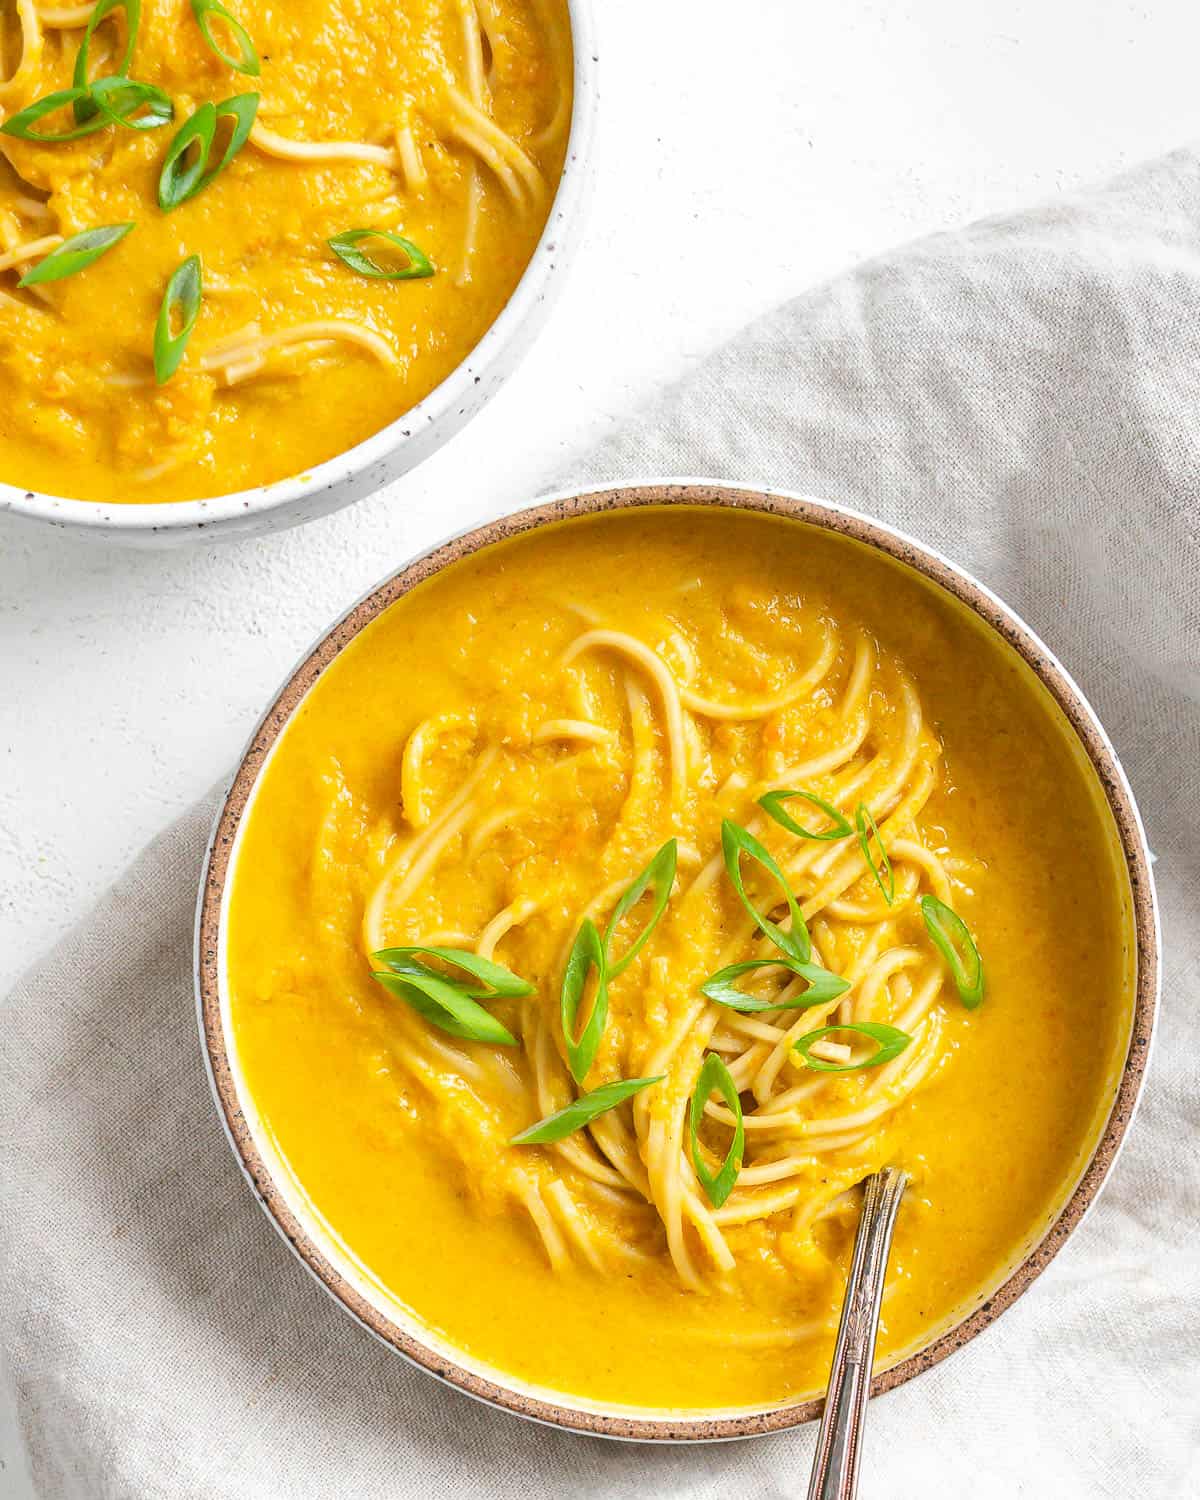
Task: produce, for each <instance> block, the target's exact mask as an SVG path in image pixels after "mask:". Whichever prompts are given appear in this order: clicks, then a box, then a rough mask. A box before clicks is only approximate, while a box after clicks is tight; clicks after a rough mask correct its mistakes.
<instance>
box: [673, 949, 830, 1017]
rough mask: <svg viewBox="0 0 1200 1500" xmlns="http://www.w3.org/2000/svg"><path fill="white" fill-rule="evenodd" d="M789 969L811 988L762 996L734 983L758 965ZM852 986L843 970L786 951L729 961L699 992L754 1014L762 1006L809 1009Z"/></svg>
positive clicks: (719, 1002) (763, 967) (708, 979)
mask: <svg viewBox="0 0 1200 1500" xmlns="http://www.w3.org/2000/svg"><path fill="white" fill-rule="evenodd" d="M780 968H782V969H787V970H788V972H789V973H791V974H795V975H797V976H798V977H799V978H800V979H805V980H807V981H808V988H807V989H806V990H802V991H801V993H800V994H798V995H795V996H793V998H792V999H790V1000H780V999H774V1000H770V999H768V1000H763V999H761V998H760V997H759V996H757V995H747V994H745V993H744V991H742V990H739V989H738V988H737V987H736V985H735V984H734V983H733V981H734V980H735V979H739V978H740V977H741V976H742V975H743V974H749V973H751V972H753V971H754V970H757V969H780ZM849 988H850V981H849V980H848V979H843V978H842V977H841V975H840V974H832V973H830V971H829V970H828V969H823V968H822V967H821V966H820V964H814V963H806V964H802V963H799V962H798V961H797V960H796V959H794V958H789V957H788V956H787V955H786V954H784V955H783V956H781V957H779V958H749V959H747V960H746V961H745V962H744V963H740V964H728V965H726V967H725V968H723V969H718V970H717V972H716V973H715V974H711V975H710V976H709V977H708V978H707V979H706V980H705V981H704V983H703V984H702V985H701V986H700V993H701V994H702V995H707V997H708V998H709V999H710V1000H715V1001H716V1003H717V1004H718V1005H724V1006H727V1007H728V1008H729V1009H730V1010H740V1011H743V1012H745V1013H747V1014H752V1013H753V1012H755V1011H760V1010H808V1009H810V1008H811V1007H812V1006H814V1005H824V1004H825V1003H826V1002H827V1001H829V1000H836V999H837V998H838V996H839V995H844V994H845V993H846V991H847V990H848V989H849Z"/></svg>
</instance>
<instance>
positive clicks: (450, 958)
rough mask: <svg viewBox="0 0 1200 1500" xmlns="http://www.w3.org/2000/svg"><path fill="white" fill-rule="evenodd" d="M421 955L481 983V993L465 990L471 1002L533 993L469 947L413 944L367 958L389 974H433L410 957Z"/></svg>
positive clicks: (525, 982) (508, 971)
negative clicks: (482, 986)
mask: <svg viewBox="0 0 1200 1500" xmlns="http://www.w3.org/2000/svg"><path fill="white" fill-rule="evenodd" d="M422 953H423V954H425V955H426V957H428V958H440V959H441V960H442V962H443V963H447V964H450V965H452V966H453V967H454V968H456V969H462V970H463V972H464V973H466V974H469V975H470V976H471V978H472V979H478V980H479V981H480V982H481V983H482V984H484V985H485V986H486V988H485V989H482V990H474V989H468V991H467V993H468V994H470V995H471V996H472V998H473V999H476V1000H486V999H487V998H488V997H489V996H490V995H497V996H500V997H502V998H503V999H506V1000H520V999H522V998H523V997H524V996H525V995H532V994H533V985H531V984H530V983H529V981H528V980H526V979H522V978H521V976H520V975H519V974H514V973H513V971H512V970H511V969H506V968H505V967H504V965H503V964H498V963H496V962H495V961H494V960H493V959H490V958H482V957H480V955H479V954H478V953H472V952H471V950H470V949H469V948H429V947H425V946H422V945H421V944H416V943H414V944H412V945H410V946H409V947H406V948H381V949H380V950H379V952H378V953H372V955H371V957H372V958H373V959H375V960H376V962H378V963H381V964H386V965H387V967H388V968H389V969H390V970H391V971H392V973H393V974H411V973H413V972H414V971H416V972H423V973H434V972H435V971H434V970H432V969H430V968H429V966H428V964H423V963H421V962H420V960H419V959H418V958H416V957H415V956H414V955H416V954H422ZM436 977H438V978H441V977H444V976H441V975H437V976H436ZM455 982H456V983H457V982H458V981H455Z"/></svg>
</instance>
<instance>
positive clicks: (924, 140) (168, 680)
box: [0, 0, 1200, 1500]
mask: <svg viewBox="0 0 1200 1500" xmlns="http://www.w3.org/2000/svg"><path fill="white" fill-rule="evenodd" d="M596 5H597V9H598V10H599V11H600V14H599V16H598V21H599V27H600V43H601V46H600V50H601V54H602V56H601V63H602V72H601V84H602V94H603V97H602V101H601V126H600V139H599V147H598V161H597V180H596V192H595V196H594V200H593V205H592V211H591V217H590V222H589V227H588V231H587V235H586V239H585V242H584V246H583V249H582V252H581V254H580V256H579V258H578V261H577V263H576V266H575V269H574V271H573V274H572V275H571V277H570V279H569V280H568V283H567V286H566V289H565V292H564V294H563V296H562V299H561V301H560V302H559V304H558V307H557V308H556V310H555V313H554V316H553V318H552V320H551V324H550V326H549V327H548V329H547V330H546V331H545V333H544V334H543V335H542V337H541V340H540V342H539V343H538V344H537V345H536V346H535V348H534V350H533V352H532V353H531V354H530V355H529V356H528V357H527V359H526V361H525V363H524V365H523V366H522V367H521V369H520V370H519V371H518V372H517V374H516V375H515V376H514V377H513V379H512V380H511V381H510V383H509V384H508V386H507V387H506V388H505V389H504V390H503V391H502V392H501V394H500V395H499V396H498V397H497V399H496V400H495V401H494V402H493V403H492V405H491V406H490V407H489V408H488V409H487V410H486V411H485V412H484V413H483V415H482V416H481V417H479V418H477V419H476V421H475V422H474V424H473V425H472V426H470V427H469V428H468V429H467V430H466V431H465V432H464V433H462V434H461V435H460V436H459V437H458V438H457V439H455V440H454V441H453V442H452V443H451V444H450V446H449V448H448V449H446V450H444V451H443V452H442V453H441V454H439V455H438V456H436V457H435V458H433V459H432V460H431V461H430V462H429V463H427V464H426V465H425V466H424V468H422V469H420V470H419V471H418V472H417V473H416V474H414V475H412V476H410V477H409V478H407V479H405V480H402V481H400V482H399V483H398V484H397V485H395V486H393V487H392V488H391V489H389V490H387V491H384V492H383V493H381V494H380V495H378V496H376V497H375V498H374V499H372V500H369V501H367V502H365V503H363V504H361V505H358V506H357V507H354V508H353V509H351V510H349V511H346V512H343V513H342V514H340V515H338V516H335V517H332V518H331V519H329V520H326V521H321V522H317V523H315V524H313V525H311V526H308V527H306V528H303V529H301V530H299V531H295V532H290V533H286V534H283V535H279V536H274V537H268V538H266V539H263V540H260V541H243V542H232V543H226V544H224V545H220V546H205V547H195V548H191V549H188V550H185V551H182V552H180V551H176V552H162V553H132V552H127V551H123V550H119V549H116V548H110V547H108V546H104V545H101V546H97V545H96V544H94V543H87V542H83V541H78V540H75V539H72V538H71V537H70V536H68V535H65V534H64V533H62V532H59V531H50V530H46V531H45V532H44V533H43V531H42V530H41V529H40V528H39V529H35V528H33V527H32V526H30V525H28V524H24V525H22V524H21V523H19V522H17V521H15V520H12V519H11V518H5V517H0V754H2V755H3V761H2V763H0V990H2V989H4V988H6V987H7V983H8V982H9V981H10V980H11V979H13V978H14V977H15V976H16V975H17V974H18V973H19V972H20V970H22V969H23V968H24V967H25V966H26V965H27V964H28V963H29V962H30V961H31V960H33V959H34V958H35V957H37V955H38V954H39V953H40V952H42V951H43V950H44V949H46V948H47V947H48V946H49V945H50V944H51V943H53V942H54V941H55V940H56V939H57V938H59V937H60V936H61V935H62V934H63V933H64V932H65V931H66V930H67V929H68V927H69V926H70V924H71V922H72V921H73V919H74V918H75V917H76V916H77V915H79V914H81V913H82V912H83V911H85V910H86V908H87V907H88V905H89V904H90V902H91V901H92V899H93V898H94V896H95V895H96V894H97V893H98V892H99V891H101V890H102V889H103V888H104V887H105V886H106V885H107V884H108V883H109V882H110V881H111V879H112V878H113V876H114V875H115V874H116V873H117V872H118V871H119V870H120V869H121V868H122V866H123V865H125V864H126V863H127V861H128V860H129V859H130V858H131V857H132V856H133V855H134V854H135V853H136V851H137V849H138V848H139V847H140V846H141V845H142V844H143V843H144V842H145V841H146V840H147V839H149V838H150V837H151V836H152V835H153V834H155V833H156V832H157V831H158V830H159V829H160V828H161V827H162V826H163V825H164V824H165V823H167V822H168V821H169V820H170V819H171V818H173V817H174V815H175V814H176V813H177V812H178V811H180V810H181V809H182V808H184V807H185V806H186V805H187V804H188V803H189V802H191V801H192V800H193V799H195V798H197V797H198V796H200V795H201V794H202V793H203V792H204V791H205V790H206V789H207V788H208V787H209V786H210V785H211V784H212V783H213V782H215V781H216V780H217V779H218V778H220V777H221V776H222V775H224V773H225V772H226V771H227V770H228V769H229V767H230V766H231V763H232V762H233V760H234V758H235V756H236V755H237V752H238V750H239V749H240V747H241V745H242V743H243V741H244V739H245V737H246V735H247V734H248V732H249V730H250V728H251V727H252V725H253V723H254V721H255V719H256V717H257V715H258V713H259V711H260V710H261V708H262V706H263V704H264V702H265V700H266V699H267V697H268V696H269V695H270V693H271V692H272V690H273V689H274V688H275V687H276V686H277V685H278V683H279V681H280V679H281V678H282V677H283V676H284V674H285V673H286V671H287V669H288V668H289V667H290V666H291V664H292V663H293V662H294V661H295V659H296V658H297V657H298V656H299V655H300V653H301V651H302V650H303V648H305V647H306V646H307V645H308V644H309V643H310V641H311V640H312V638H313V637H314V636H315V635H316V634H317V633H318V632H319V631H320V630H321V629H322V628H323V627H324V626H325V625H326V624H327V623H328V621H329V620H330V619H331V618H332V617H333V616H334V615H336V614H337V613H339V612H340V611H341V610H342V609H343V608H344V606H345V605H346V604H348V603H349V602H350V601H351V600H353V599H354V598H356V597H357V596H358V595H359V594H361V593H362V592H363V591H364V590H365V589H366V588H367V587H368V586H369V585H370V584H371V583H373V582H374V581H375V580H376V579H377V578H379V577H381V576H382V575H384V574H385V573H388V572H390V571H392V570H393V569H394V568H396V567H397V565H398V564H400V563H401V562H402V561H403V560H404V559H405V558H406V557H407V556H408V555H410V554H411V553H413V552H415V551H417V550H420V549H421V548H423V547H425V546H426V545H427V544H428V543H430V542H431V541H434V540H437V539H438V538H440V537H441V536H443V535H445V534H447V533H449V532H451V531H455V530H457V529H459V528H460V527H461V526H463V525H466V524H467V523H469V522H471V521H473V520H475V519H476V518H478V517H482V516H484V515H486V514H491V513H495V512H497V511H500V510H504V509H510V508H515V507H516V506H518V505H520V504H522V503H524V502H525V501H527V500H528V499H530V498H531V497H532V496H533V495H534V494H535V493H536V491H537V489H538V487H539V485H540V483H541V482H542V480H543V478H544V476H546V475H548V474H549V473H550V472H552V471H553V470H555V469H558V468H560V467H561V466H562V464H563V463H564V461H565V460H567V459H568V458H569V457H570V455H571V453H572V452H573V451H575V450H576V449H577V448H579V447H580V446H581V445H583V444H585V443H586V442H587V441H588V440H589V439H591V438H593V437H596V436H599V435H601V434H603V433H604V432H606V431H607V430H608V429H609V428H610V427H612V426H613V425H614V424H616V423H619V422H620V421H621V419H622V416H623V414H625V413H627V412H629V411H631V410H634V409H636V408H637V407H638V405H639V404H640V403H642V402H643V401H645V400H647V399H648V398H649V397H650V396H651V395H652V394H653V392H654V391H655V390H656V389H657V387H658V386H659V385H660V384H661V383H662V382H664V381H668V380H671V379H673V378H675V377H677V376H678V375H680V374H682V373H683V372H684V371H686V370H687V369H688V368H689V367H690V366H691V365H692V364H693V363H695V362H696V361H697V360H699V359H701V358H702V357H703V356H704V354H705V353H706V352H707V351H708V350H709V349H711V348H713V346H714V345H716V344H717V343H719V342H720V341H721V340H722V339H724V338H725V337H726V336H727V335H728V334H730V333H732V332H733V331H734V330H736V329H737V328H738V327H739V326H740V325H741V324H742V323H744V322H746V321H747V320H748V319H749V318H751V317H752V316H753V315H754V314H756V313H758V312H760V311H762V310H764V309H766V308H767V307H769V306H770V305H771V304H773V303H775V302H777V301H779V300H781V299H782V298H784V297H786V296H788V295H790V294H792V293H794V292H797V291H799V290H801V289H803V288H804V287H806V286H808V285H810V284H812V283H813V282H815V281H818V280H820V279H823V278H825V277H827V276H829V275H832V274H834V273H835V272H836V271H838V270H839V269H840V268H841V267H843V266H845V265H846V264H848V263H850V262H852V261H855V260H858V259H861V258H862V257H864V256H868V255H872V254H875V253H876V252H878V251H880V250H883V249H885V248H887V247H888V246H890V245H893V244H895V243H897V242H899V241H903V240H906V239H909V238H912V237H913V236H916V235H921V234H925V233H927V232H929V231H933V230H937V229H940V228H945V227H950V226H953V225H957V224H961V223H964V222H966V221H968V220H970V219H972V218H976V217H978V216H979V215H982V214H990V213H994V212H997V211H1001V210H1004V209H1007V208H1010V207H1016V206H1019V205H1020V204H1022V203H1024V202H1026V201H1028V200H1031V199H1035V198H1038V197H1043V196H1046V195H1049V194H1053V193H1055V192H1057V191H1060V190H1062V189H1067V188H1071V187H1074V186H1075V185H1077V184H1081V183H1084V182H1087V181H1088V180H1090V179H1092V178H1094V177H1097V176H1102V175H1105V174H1108V173H1109V172H1111V171H1113V170H1114V169H1117V168H1120V167H1122V166H1124V165H1127V164H1129V163H1132V162H1134V161H1136V160H1138V159H1139V158H1141V157H1144V156H1147V155H1151V154H1153V153H1156V152H1158V151H1162V150H1165V149H1168V148H1170V147H1171V146H1174V145H1176V144H1179V143H1180V142H1182V141H1183V140H1185V139H1187V138H1188V137H1189V136H1190V135H1192V134H1194V133H1196V132H1197V131H1200V89H1198V88H1197V83H1196V79H1197V58H1200V9H1198V8H1197V7H1196V6H1195V5H1194V4H1192V3H1191V0H1142V3H1134V0H973V3H967V4H963V3H962V0H908V3H903V0H834V3H831V4H824V5H821V4H816V3H811V0H809V3H801V0H690V3H689V4H687V5H686V6H685V5H683V4H681V3H680V0H596ZM0 400H3V392H2V391H0ZM747 477H749V478H755V477H761V478H767V479H769V478H770V476H769V475H764V476H747ZM0 1149H2V1143H0ZM3 1408H4V1401H3V1396H2V1395H0V1465H5V1467H0V1500H24V1497H25V1496H26V1495H27V1494H28V1493H29V1492H28V1491H27V1490H26V1488H25V1487H24V1481H23V1479H22V1476H21V1472H20V1471H21V1469H22V1468H23V1465H22V1462H21V1459H20V1457H19V1453H18V1444H17V1442H16V1439H15V1437H14V1435H13V1433H12V1430H11V1421H9V1420H6V1418H5V1415H4V1409H3ZM214 1500H219V1497H214Z"/></svg>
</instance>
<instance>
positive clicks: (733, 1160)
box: [688, 1052, 746, 1208]
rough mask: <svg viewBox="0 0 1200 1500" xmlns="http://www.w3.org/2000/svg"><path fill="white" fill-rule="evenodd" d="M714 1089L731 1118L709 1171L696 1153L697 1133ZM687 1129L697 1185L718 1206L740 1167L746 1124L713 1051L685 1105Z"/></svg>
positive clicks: (727, 1076)
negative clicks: (725, 1142)
mask: <svg viewBox="0 0 1200 1500" xmlns="http://www.w3.org/2000/svg"><path fill="white" fill-rule="evenodd" d="M714 1089H717V1090H719V1091H720V1094H721V1097H722V1099H724V1101H725V1103H726V1104H727V1105H728V1106H729V1108H730V1110H731V1112H732V1114H733V1118H734V1126H733V1140H732V1141H731V1142H730V1143H729V1150H728V1151H727V1152H726V1153H725V1160H724V1161H723V1162H722V1163H721V1166H720V1168H719V1169H718V1171H717V1172H715V1173H713V1172H710V1171H709V1169H708V1164H707V1163H706V1162H705V1160H704V1158H703V1156H701V1154H700V1137H699V1131H700V1121H701V1119H702V1118H703V1116H704V1106H705V1105H706V1104H707V1103H708V1096H709V1095H710V1094H711V1093H712V1091H713V1090H714ZM688 1130H689V1132H690V1134H691V1139H692V1166H693V1167H695V1169H696V1176H697V1177H698V1178H699V1179H700V1186H701V1187H702V1188H703V1189H704V1191H705V1193H706V1194H707V1195H708V1201H709V1202H710V1203H711V1204H712V1205H713V1207H714V1208H720V1207H721V1205H722V1203H724V1202H725V1200H726V1198H728V1197H729V1195H730V1193H731V1192H732V1191H733V1185H734V1183H735V1182H736V1181H737V1175H738V1173H739V1172H740V1171H741V1167H742V1156H743V1154H744V1152H745V1149H746V1127H745V1125H743V1123H742V1101H741V1100H740V1099H739V1098H738V1091H737V1087H736V1085H735V1084H734V1081H733V1075H732V1074H731V1073H730V1071H729V1069H728V1068H727V1067H726V1066H725V1062H724V1060H723V1059H722V1058H720V1057H718V1055H717V1054H716V1053H715V1052H709V1053H708V1054H707V1055H706V1056H705V1059H704V1062H703V1064H702V1066H701V1068H700V1076H699V1078H697V1080H696V1090H695V1093H693V1095H692V1102H691V1104H690V1105H689V1106H688Z"/></svg>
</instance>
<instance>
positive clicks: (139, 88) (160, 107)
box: [88, 76, 175, 130]
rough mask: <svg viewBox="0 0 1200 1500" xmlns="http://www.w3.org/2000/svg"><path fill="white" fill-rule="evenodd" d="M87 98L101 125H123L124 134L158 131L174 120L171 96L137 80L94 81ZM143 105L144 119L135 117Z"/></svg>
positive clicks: (140, 116)
mask: <svg viewBox="0 0 1200 1500" xmlns="http://www.w3.org/2000/svg"><path fill="white" fill-rule="evenodd" d="M88 97H89V98H90V99H91V100H92V101H93V102H94V103H95V105H96V107H97V108H98V109H99V111H100V113H101V115H102V116H103V120H102V121H101V123H102V124H104V125H124V126H125V128H126V129H127V130H157V129H158V128H159V127H160V126H162V125H169V124H170V123H171V121H172V120H173V119H174V118H175V106H174V105H173V104H172V103H171V100H170V96H169V95H167V94H164V93H163V91H162V89H160V88H157V87H156V86H155V85H154V84H152V83H140V82H139V81H138V80H137V79H136V78H122V77H120V76H117V77H113V78H97V80H96V82H95V83H93V84H92V85H91V87H90V88H89V89H88ZM143 105H145V107H146V113H145V114H144V115H136V116H135V114H134V111H135V110H138V109H141V108H142V106H143Z"/></svg>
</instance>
